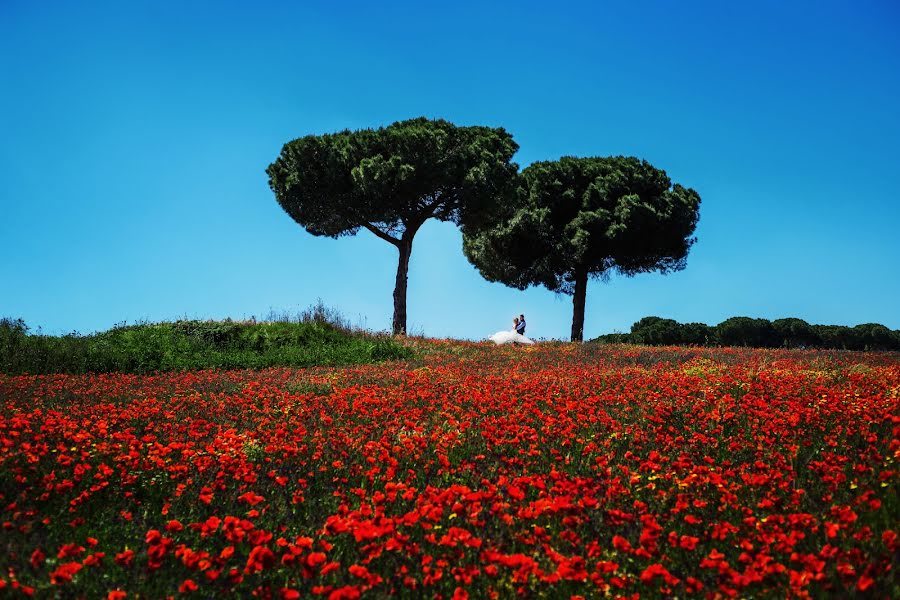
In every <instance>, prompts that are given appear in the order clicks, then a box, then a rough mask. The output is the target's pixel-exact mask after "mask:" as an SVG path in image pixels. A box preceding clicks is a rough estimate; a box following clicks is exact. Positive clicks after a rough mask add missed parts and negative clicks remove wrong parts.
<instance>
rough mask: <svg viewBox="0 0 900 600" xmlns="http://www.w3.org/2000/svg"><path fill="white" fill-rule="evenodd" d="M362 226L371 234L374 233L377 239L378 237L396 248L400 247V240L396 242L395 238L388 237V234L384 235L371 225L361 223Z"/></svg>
mask: <svg viewBox="0 0 900 600" xmlns="http://www.w3.org/2000/svg"><path fill="white" fill-rule="evenodd" d="M362 226H363V227H365V228H366V229H368V230H369V231H371V232H372V233H374V234H375V235H377V236H378V237H380V238H381V239H383V240H384V241H386V242H388V243H390V244H393V245H395V246H398V247H399V246H400V240H398V239H397V238H395V237H391V236H389V235H388V234H386V233H385V232H383V231H382V230H380V229H378V228H377V227H375V226H374V225H372V224H371V223H363V224H362Z"/></svg>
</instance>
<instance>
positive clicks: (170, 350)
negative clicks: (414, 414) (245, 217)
mask: <svg viewBox="0 0 900 600" xmlns="http://www.w3.org/2000/svg"><path fill="white" fill-rule="evenodd" d="M411 356H412V352H411V351H410V350H409V349H408V348H406V347H404V346H401V345H400V344H398V343H397V342H396V341H394V340H393V339H391V338H390V337H388V336H386V335H371V334H366V333H359V332H352V331H350V330H349V329H347V328H344V327H341V326H340V325H339V324H338V325H335V324H332V323H329V322H326V321H322V320H310V321H307V322H268V323H236V322H230V321H224V322H222V321H174V322H164V323H146V324H139V325H130V326H117V327H114V328H113V329H110V330H109V331H105V332H102V333H96V334H92V335H79V334H70V335H65V336H49V335H32V334H30V333H29V330H28V327H27V326H26V325H25V324H24V323H23V322H22V321H12V320H10V319H2V320H0V372H3V373H8V374H21V373H31V374H41V373H88V372H94V373H101V372H112V371H118V372H127V373H151V372H155V371H181V370H192V369H246V368H249V369H260V368H266V367H277V366H291V367H308V366H314V365H347V364H362V363H371V362H379V361H383V360H394V359H405V358H409V357H411Z"/></svg>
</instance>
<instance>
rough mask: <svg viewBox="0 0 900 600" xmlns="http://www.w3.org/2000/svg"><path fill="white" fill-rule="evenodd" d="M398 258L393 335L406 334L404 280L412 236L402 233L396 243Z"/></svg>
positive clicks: (407, 267) (405, 278) (407, 269)
mask: <svg viewBox="0 0 900 600" xmlns="http://www.w3.org/2000/svg"><path fill="white" fill-rule="evenodd" d="M397 249H398V250H399V251H400V260H399V261H398V262H397V280H396V283H395V284H394V323H393V332H394V335H406V280H407V274H408V273H409V256H410V254H412V236H409V238H408V239H407V237H406V236H405V235H404V236H403V239H401V240H400V243H399V244H397Z"/></svg>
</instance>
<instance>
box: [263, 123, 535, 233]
mask: <svg viewBox="0 0 900 600" xmlns="http://www.w3.org/2000/svg"><path fill="white" fill-rule="evenodd" d="M516 150H518V145H517V144H516V143H515V142H514V141H513V139H512V136H511V135H509V134H508V133H507V132H506V131H504V130H503V129H502V128H489V127H480V126H474V127H457V126H456V125H454V124H453V123H450V122H448V121H444V120H441V119H436V120H429V119H426V118H424V117H420V118H417V119H411V120H408V121H399V122H396V123H393V124H391V125H388V126H387V127H381V128H378V129H362V130H358V131H349V130H346V131H341V132H338V133H333V134H325V135H308V136H305V137H301V138H298V139H296V140H293V141H291V142H288V143H287V144H285V145H284V147H283V148H282V150H281V154H280V155H279V157H278V158H277V159H276V160H275V162H273V163H272V164H271V165H269V167H268V169H266V173H268V175H269V186H270V187H271V188H272V191H273V192H275V197H276V199H277V200H278V203H279V204H280V205H281V207H282V208H283V209H284V210H285V212H287V213H288V215H290V216H291V218H293V219H294V220H295V221H296V222H297V223H299V224H300V225H302V226H303V227H305V228H306V229H307V230H308V231H309V232H310V233H312V234H314V235H325V236H331V237H338V236H342V235H353V234H355V233H356V232H357V231H358V230H359V229H360V228H361V227H365V226H366V225H373V226H376V227H377V228H378V229H380V230H381V231H382V232H383V233H385V234H388V235H393V234H396V233H402V232H403V231H404V230H405V228H406V227H407V226H409V225H411V224H413V223H414V222H417V221H418V222H421V221H424V220H425V219H428V218H436V219H440V220H443V221H452V222H454V223H457V224H460V223H464V222H469V221H471V220H472V218H474V217H480V216H484V209H485V208H487V207H488V204H489V202H490V201H491V200H492V199H493V198H494V197H495V196H496V194H497V192H498V191H501V190H502V189H503V188H504V186H505V185H506V184H507V183H508V182H510V181H511V180H512V179H513V178H514V177H515V175H516V172H517V169H518V167H517V165H516V164H515V163H512V162H510V161H511V159H512V155H513V154H515V152H516ZM419 224H421V223H419Z"/></svg>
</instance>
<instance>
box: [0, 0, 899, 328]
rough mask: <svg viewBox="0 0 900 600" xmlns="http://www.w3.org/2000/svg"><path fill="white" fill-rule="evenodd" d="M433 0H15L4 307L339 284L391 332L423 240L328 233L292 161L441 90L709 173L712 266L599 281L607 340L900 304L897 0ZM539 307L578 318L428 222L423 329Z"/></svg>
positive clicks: (593, 143)
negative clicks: (688, 324)
mask: <svg viewBox="0 0 900 600" xmlns="http://www.w3.org/2000/svg"><path fill="white" fill-rule="evenodd" d="M251 4H252V6H251ZM429 4H432V3H423V2H409V3H368V2H366V3H364V2H358V3H354V2H347V3H329V2H316V3H295V2H256V3H249V2H237V1H232V2H228V1H215V2H213V1H209V2H199V1H196V2H195V1H192V2H160V1H158V0H157V1H129V2H118V1H108V2H52V1H50V2H33V1H31V0H2V2H0V89H2V93H0V201H2V219H0V315H5V316H13V317H22V318H24V319H25V320H26V321H27V322H28V323H29V324H30V325H32V326H38V325H40V326H42V327H43V328H44V330H45V331H47V332H51V333H61V332H66V331H71V330H73V329H75V330H79V331H82V332H88V331H93V330H98V329H105V328H107V327H109V326H111V325H113V324H114V323H116V322H121V321H129V322H132V321H135V320H138V319H171V318H177V317H181V316H188V317H202V318H207V317H211V318H220V317H225V316H232V317H236V318H240V317H246V316H250V315H257V316H260V315H263V314H265V313H266V312H268V310H269V309H270V308H274V309H279V310H280V309H288V310H297V309H300V308H304V307H306V306H307V305H309V304H311V303H312V302H314V301H315V300H316V299H317V298H321V299H322V300H323V301H324V302H325V303H326V304H330V305H333V306H335V307H338V308H340V309H341V310H342V311H343V312H344V313H345V314H346V315H347V316H348V317H350V319H351V320H352V321H357V322H359V323H360V324H364V325H366V326H367V327H369V328H372V329H387V328H388V327H389V325H390V317H391V309H392V304H391V292H392V289H393V279H394V270H395V268H396V250H395V249H394V248H393V247H392V246H390V245H388V244H387V243H385V242H383V241H381V240H379V239H377V238H375V237H374V236H373V235H371V234H369V233H367V232H362V233H360V234H359V235H357V236H356V237H355V238H342V239H339V240H330V239H327V238H316V237H313V236H311V235H309V234H307V233H306V232H305V231H304V230H303V229H302V228H300V227H299V226H297V225H296V224H295V223H294V222H293V221H292V220H291V219H290V218H289V217H287V215H285V214H284V213H283V212H282V211H281V209H280V208H279V207H278V205H277V203H276V202H275V199H274V197H273V195H272V193H271V191H270V190H269V189H268V185H267V180H266V175H265V172H264V170H265V168H266V166H267V165H268V164H269V163H270V162H271V161H272V160H273V159H274V158H275V157H276V156H277V154H278V152H279V150H280V148H281V145H282V144H283V143H284V142H286V141H288V140H290V139H293V138H295V137H299V136H301V135H304V134H308V133H324V132H329V131H335V130H338V129H343V128H361V127H371V126H378V125H382V124H388V123H390V122H392V121H395V120H399V119H405V118H411V117H416V116H420V115H425V116H429V117H442V118H445V119H449V120H451V121H454V122H455V123H457V124H461V125H468V124H485V125H492V126H503V127H505V128H506V129H507V130H509V131H510V132H511V133H512V134H513V135H514V136H515V139H516V141H517V142H518V143H519V145H520V146H521V150H520V151H519V153H518V155H517V156H516V160H517V162H518V163H519V164H520V165H522V166H523V167H524V166H526V165H528V164H529V163H531V162H533V161H535V160H543V159H553V158H557V157H559V156H561V155H566V154H572V155H610V154H626V155H628V154H632V155H636V156H639V157H641V158H645V159H647V160H649V161H650V162H652V163H653V164H654V165H656V166H658V167H661V168H663V169H665V170H666V171H667V172H668V173H669V175H670V176H671V177H672V179H673V180H675V181H677V182H680V183H682V184H684V185H686V186H690V187H693V188H695V189H696V190H697V191H698V192H699V193H700V195H701V197H702V199H703V203H702V206H701V219H700V225H699V227H698V229H697V237H698V242H697V244H696V246H695V247H694V249H693V250H692V251H691V255H690V257H689V259H688V267H687V269H686V270H685V271H682V272H680V273H676V274H673V275H669V276H661V275H657V274H648V275H639V276H637V277H634V278H632V279H625V278H621V277H614V278H613V279H612V280H611V281H610V282H609V283H608V284H603V283H600V282H592V283H591V284H590V286H589V289H588V300H587V313H586V326H585V336H586V337H592V336H595V335H597V334H600V333H606V332H610V331H615V330H619V331H627V330H628V328H629V327H630V326H631V324H632V323H633V322H634V321H635V320H637V319H639V318H640V317H643V316H645V315H659V316H665V317H671V318H675V319H678V320H681V321H702V322H706V323H710V324H715V323H718V322H719V321H721V320H722V319H724V318H726V317H729V316H734V315H748V316H754V317H766V318H779V317H784V316H797V317H801V318H804V319H806V320H808V321H810V322H813V323H836V324H848V325H853V324H857V323H863V322H881V323H884V324H885V325H887V326H889V327H891V328H900V300H898V298H900V266H898V261H900V236H898V226H900V196H898V189H900V186H898V182H900V108H898V107H900V36H897V31H900V5H898V4H897V3H896V2H894V1H892V0H883V1H881V2H877V1H873V0H859V1H849V0H848V1H846V2H831V1H825V2H781V1H777V2H772V1H765V2H742V3H732V2H713V1H710V2H690V1H687V2H669V1H662V0H660V1H658V2H633V3H630V2H616V3H594V2H584V3H568V4H567V3H558V4H556V5H553V4H551V3H546V2H533V3H511V2H510V3H505V5H503V6H501V3H480V2H463V3H433V4H432V5H431V6H429ZM301 5H302V6H301ZM520 312H524V313H525V314H526V315H527V316H528V318H529V333H530V334H533V335H534V336H536V337H566V336H567V335H568V332H569V328H570V323H571V302H570V299H569V298H568V297H556V296H554V295H553V294H552V293H551V292H548V291H547V290H544V289H542V288H532V289H529V290H527V291H525V292H520V291H516V290H513V289H509V288H505V287H503V286H502V285H500V284H490V283H487V282H485V281H484V280H482V279H481V278H480V276H479V275H478V273H477V272H476V271H475V270H474V268H473V267H471V266H470V265H469V264H468V262H467V261H466V260H465V258H464V257H463V255H462V252H461V237H460V234H459V232H458V230H456V228H454V227H453V226H451V225H448V224H442V223H430V224H428V225H427V226H425V227H424V228H423V229H422V230H421V231H420V232H419V234H418V236H417V238H416V242H415V246H414V249H413V256H412V264H411V268H410V288H409V325H410V331H412V332H424V333H425V334H427V335H431V336H454V337H468V338H482V337H484V336H486V335H489V334H491V333H493V332H494V331H497V330H499V329H504V328H506V327H508V325H509V321H510V320H511V317H512V316H513V315H514V314H518V313H520Z"/></svg>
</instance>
